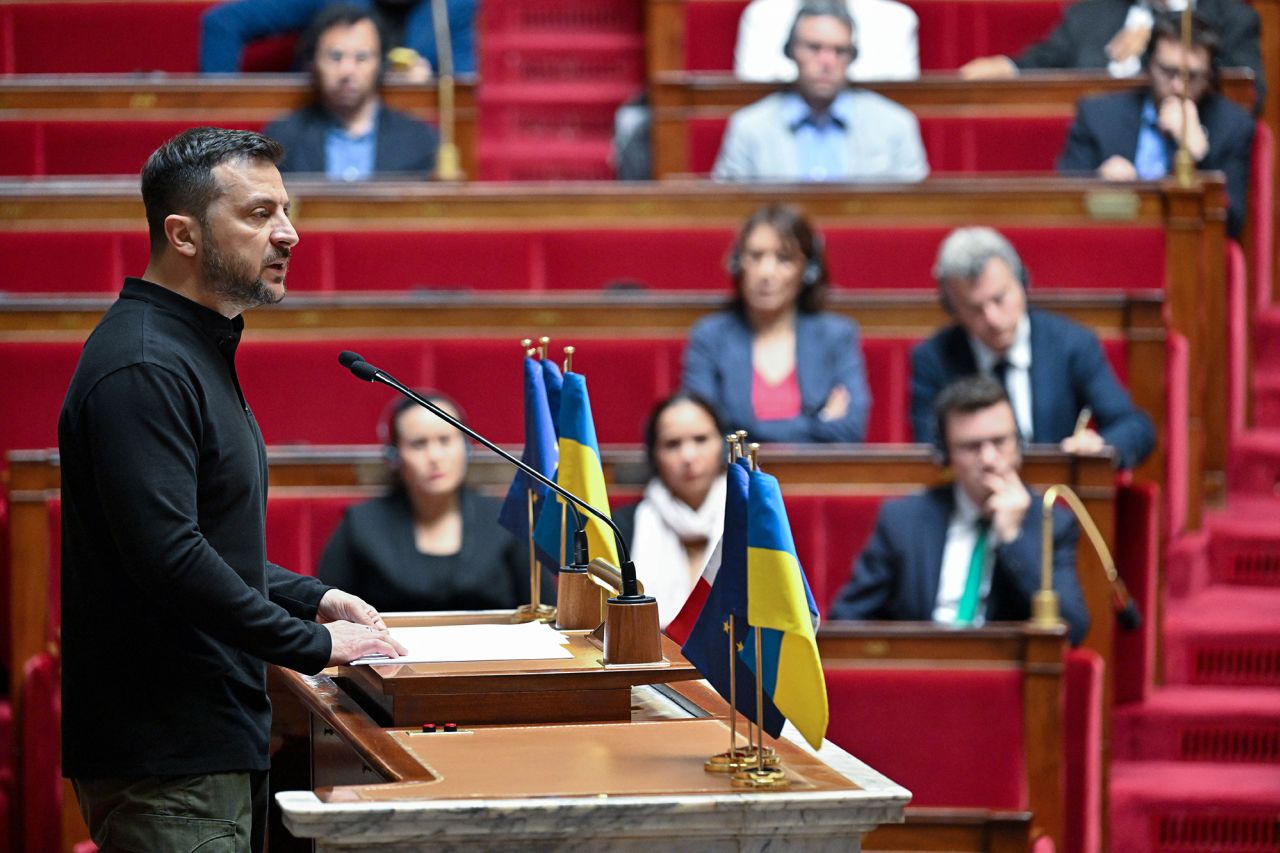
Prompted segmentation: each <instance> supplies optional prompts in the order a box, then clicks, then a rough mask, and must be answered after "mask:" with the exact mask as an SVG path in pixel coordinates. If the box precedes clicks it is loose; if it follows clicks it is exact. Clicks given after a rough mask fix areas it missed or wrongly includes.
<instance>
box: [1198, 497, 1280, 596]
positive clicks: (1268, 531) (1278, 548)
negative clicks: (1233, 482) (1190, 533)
mask: <svg viewBox="0 0 1280 853" xmlns="http://www.w3.org/2000/svg"><path fill="white" fill-rule="evenodd" d="M1277 518H1280V500H1276V499H1274V498H1261V497H1258V498H1253V499H1249V498H1247V497H1242V496H1238V495H1237V496H1233V497H1231V498H1228V503H1227V509H1226V510H1225V511H1223V512H1220V513H1214V514H1213V515H1211V516H1209V517H1207V518H1206V520H1205V521H1206V525H1205V526H1206V528H1207V529H1208V531H1209V552H1208V558H1209V576H1210V578H1211V579H1212V581H1213V582H1214V583H1221V584H1232V585H1238V586H1269V587H1280V525H1277V524H1276V520H1277Z"/></svg>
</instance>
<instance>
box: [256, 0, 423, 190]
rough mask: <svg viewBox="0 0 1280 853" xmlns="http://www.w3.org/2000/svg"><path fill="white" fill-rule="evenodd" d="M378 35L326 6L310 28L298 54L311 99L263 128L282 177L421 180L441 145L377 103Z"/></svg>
mask: <svg viewBox="0 0 1280 853" xmlns="http://www.w3.org/2000/svg"><path fill="white" fill-rule="evenodd" d="M382 44H383V37H382V29H381V27H380V25H379V23H378V21H377V19H375V18H374V17H373V14H372V13H371V12H370V11H369V10H367V9H363V8H361V7H359V6H343V5H337V6H330V7H328V8H326V9H325V10H324V11H322V12H321V13H320V14H319V15H317V16H316V17H315V19H314V20H313V21H312V22H311V26H310V27H308V29H307V31H306V33H304V34H303V36H302V40H301V41H300V42H299V52H300V54H301V55H302V56H303V57H305V58H306V59H305V63H306V65H307V67H308V68H309V69H310V71H311V79H312V82H313V84H314V86H315V90H316V100H315V101H314V102H313V103H311V104H308V105H307V106H305V107H303V108H302V109H300V110H297V111H296V112H293V113H290V114H289V115H287V116H285V117H284V118H281V119H278V120H276V121H274V122H272V123H271V124H270V125H268V126H267V129H266V131H265V133H266V135H267V136H270V137H271V138H272V139H274V140H276V141H277V142H279V143H280V144H281V145H283V146H284V148H285V155H284V160H282V161H281V163H280V171H281V172H311V173H317V174H323V175H324V176H325V177H327V178H328V179H329V180H332V181H364V180H368V179H370V178H372V177H374V176H375V175H379V174H384V173H396V174H402V175H411V176H416V177H427V176H428V175H429V174H430V173H431V171H432V170H433V169H434V168H435V162H436V149H437V148H438V147H439V144H440V139H439V137H438V136H437V134H436V132H435V131H434V130H433V129H432V128H430V127H428V126H427V125H425V124H423V123H422V122H420V121H418V120H417V119H415V118H412V117H411V116H408V115H405V114H404V113H401V112H397V111H395V110H392V109H389V108H387V107H386V106H384V105H383V104H382V101H381V98H380V97H379V96H378V90H379V88H380V86H381V83H382V69H383V61H382Z"/></svg>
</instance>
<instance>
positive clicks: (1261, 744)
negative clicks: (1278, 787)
mask: <svg viewBox="0 0 1280 853" xmlns="http://www.w3.org/2000/svg"><path fill="white" fill-rule="evenodd" d="M1111 757H1112V759H1113V760H1115V761H1199V762H1204V761H1211V762H1232V763H1269V764H1278V763H1280V689H1272V688H1265V687H1250V688H1229V687H1164V688H1161V689H1159V690H1156V691H1155V692H1153V693H1152V694H1151V695H1150V696H1149V697H1148V698H1147V700H1146V701H1144V702H1142V703H1141V704H1134V705H1127V706H1121V707H1118V708H1116V711H1115V715H1114V717H1113V722H1112V728H1111Z"/></svg>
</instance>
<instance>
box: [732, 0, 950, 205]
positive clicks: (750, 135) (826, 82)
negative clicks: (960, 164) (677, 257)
mask: <svg viewBox="0 0 1280 853" xmlns="http://www.w3.org/2000/svg"><path fill="white" fill-rule="evenodd" d="M855 34H856V30H855V27H854V22H853V18H852V17H850V15H849V12H848V9H847V7H846V5H845V4H844V3H842V2H836V0H820V2H819V0H811V2H807V3H805V5H804V6H802V7H801V8H800V11H799V13H798V14H797V15H796V19H795V22H794V23H793V24H792V27H791V34H790V36H789V37H788V39H787V45H786V49H785V52H786V54H787V56H788V57H789V58H791V59H794V60H795V63H796V68H797V76H796V83H795V87H794V89H792V90H789V91H786V92H779V93H776V94H773V95H770V96H769V97H767V98H765V99H764V100H762V101H757V102H756V103H754V104H752V105H750V106H748V107H745V108H743V109H741V110H738V111H737V112H736V113H734V114H733V116H732V117H730V119H729V126H728V128H727V129H726V131H725V136H724V140H723V142H722V143H721V145H720V154H719V156H718V157H717V158H716V164H715V168H714V169H713V171H712V176H713V177H714V178H716V179H717V180H739V181H749V180H756V181H919V180H921V179H922V178H924V177H925V176H926V175H928V174H929V164H928V161H927V160H926V159H925V153H924V145H923V144H922V143H921V141H920V127H919V124H918V123H917V122H916V118H915V116H914V115H912V114H911V112H910V111H909V110H907V109H905V108H903V107H901V106H899V105H898V104H895V103H894V102H893V101H890V100H888V99H887V98H884V97H881V96H880V95H877V94H875V93H874V92H868V91H864V90H862V89H851V88H848V86H847V83H846V80H847V77H846V72H847V71H848V67H849V64H850V63H851V62H853V60H854V58H855V57H856V56H857V43H856V41H855Z"/></svg>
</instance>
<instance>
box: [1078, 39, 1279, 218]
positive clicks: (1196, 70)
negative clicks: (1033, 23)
mask: <svg viewBox="0 0 1280 853" xmlns="http://www.w3.org/2000/svg"><path fill="white" fill-rule="evenodd" d="M1184 64H1185V65H1186V67H1187V84H1186V88H1185V89H1184V88H1183V83H1182V73H1181V70H1182V67H1183V65H1184ZM1145 65H1146V68H1147V71H1148V72H1149V74H1150V76H1151V83H1150V85H1149V86H1148V87H1147V88H1145V89H1138V90H1135V91H1132V92H1120V93H1117V94H1114V95H1101V96H1098V97H1094V98H1086V99H1085V100H1083V101H1081V102H1080V105H1079V107H1078V108H1077V111H1076V120H1075V123H1074V124H1073V125H1072V126H1071V132H1070V134H1069V135H1068V137H1067V146H1066V149H1065V150H1064V151H1063V152H1062V156H1061V157H1060V158H1059V160H1058V170H1059V171H1061V172H1082V171H1095V170H1096V172H1097V174H1098V175H1099V176H1101V177H1103V178H1106V179H1108V180H1113V181H1136V180H1154V179H1157V178H1163V177H1164V176H1165V175H1168V174H1170V173H1171V172H1172V171H1173V161H1174V153H1175V152H1176V151H1177V150H1178V140H1179V139H1180V138H1181V136H1182V126H1183V116H1182V113H1183V110H1184V109H1185V110H1186V114H1187V115H1186V128H1187V150H1188V151H1189V152H1190V153H1191V157H1192V158H1193V159H1194V160H1195V163H1196V168H1197V169H1199V170H1201V171H1211V170H1216V171H1221V172H1224V173H1225V174H1226V176H1227V197H1228V208H1227V231H1228V233H1229V234H1231V236H1233V237H1234V236H1237V235H1238V234H1239V233H1240V229H1241V226H1242V225H1243V224H1244V216H1245V209H1246V208H1245V201H1246V193H1247V191H1248V186H1249V168H1250V160H1251V157H1252V152H1253V129H1254V124H1253V118H1252V117H1251V116H1250V115H1249V114H1248V113H1247V112H1245V111H1244V110H1243V109H1241V108H1240V107H1238V106H1236V105H1235V104H1233V103H1231V102H1230V101H1228V100H1227V99H1226V98H1224V97H1223V96H1222V95H1220V94H1218V93H1217V92H1215V91H1214V88H1215V84H1216V81H1217V69H1218V38H1217V35H1216V34H1215V33H1214V32H1213V30H1212V29H1210V28H1209V26H1208V25H1207V24H1206V23H1205V22H1204V21H1203V20H1202V19H1200V18H1198V17H1193V18H1192V24H1191V50H1190V52H1187V51H1184V50H1183V49H1182V20H1181V18H1180V17H1177V16H1166V17H1160V18H1157V19H1156V23H1155V27H1154V29H1153V30H1152V35H1151V44H1150V46H1149V47H1148V49H1147V54H1146V62H1145Z"/></svg>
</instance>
